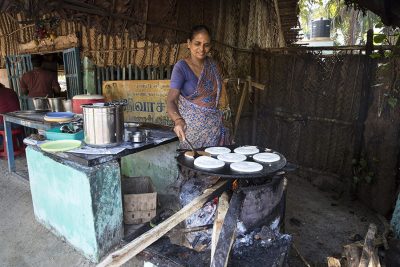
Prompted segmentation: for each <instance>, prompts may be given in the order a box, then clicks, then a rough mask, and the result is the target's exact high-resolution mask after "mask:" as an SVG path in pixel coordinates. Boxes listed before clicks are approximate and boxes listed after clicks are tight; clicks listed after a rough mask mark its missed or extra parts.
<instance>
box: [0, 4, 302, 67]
mask: <svg viewBox="0 0 400 267" xmlns="http://www.w3.org/2000/svg"><path fill="white" fill-rule="evenodd" d="M0 11H1V13H0V56H4V55H8V54H21V53H31V52H32V53H33V52H35V51H36V52H45V51H44V50H43V49H48V48H49V47H50V48H51V49H53V50H57V49H59V50H62V49H63V48H64V47H65V46H69V47H71V46H80V47H81V52H82V53H83V54H84V55H86V56H88V57H89V58H91V59H92V60H93V61H94V62H95V63H96V64H97V65H120V66H122V65H123V66H125V65H128V64H135V65H163V64H164V65H168V64H173V63H175V62H176V60H177V59H180V58H182V57H183V56H184V55H185V54H186V53H187V51H186V46H185V45H182V44H184V43H185V42H186V39H187V37H188V33H189V31H190V28H191V27H192V26H193V25H195V24H206V25H207V26H209V27H210V28H211V31H212V32H213V39H214V40H215V43H216V45H215V48H216V52H218V53H219V57H220V58H221V59H222V61H225V62H228V63H230V65H231V66H235V61H238V60H240V59H238V56H237V51H242V52H243V51H245V50H251V49H252V48H253V47H258V48H269V47H282V46H287V45H290V44H291V43H294V42H295V41H296V40H297V38H296V37H297V31H296V30H294V29H292V28H294V27H297V26H298V18H297V16H298V8H297V0H198V1H187V0H144V1H143V0H136V1H128V0H109V1H105V0H85V1H79V0H64V1H61V0H15V1H11V0H5V1H3V2H1V4H0ZM51 18H58V19H59V21H60V24H59V26H57V28H55V29H54V32H55V36H63V37H64V39H57V40H55V41H53V43H51V42H50V44H47V43H46V42H48V40H41V41H40V42H39V45H38V46H37V43H38V42H37V41H36V44H34V43H33V41H32V40H34V39H35V38H36V37H35V34H36V31H37V26H36V25H37V24H38V22H41V21H43V19H48V20H49V19H51ZM35 24H36V25H35ZM235 51H236V52H235ZM1 65H4V64H2V62H0V66H1Z"/></svg>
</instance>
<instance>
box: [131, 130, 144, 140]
mask: <svg viewBox="0 0 400 267" xmlns="http://www.w3.org/2000/svg"><path fill="white" fill-rule="evenodd" d="M143 141H144V135H143V133H142V132H140V131H138V132H134V133H133V134H132V142H134V143H141V142H143Z"/></svg>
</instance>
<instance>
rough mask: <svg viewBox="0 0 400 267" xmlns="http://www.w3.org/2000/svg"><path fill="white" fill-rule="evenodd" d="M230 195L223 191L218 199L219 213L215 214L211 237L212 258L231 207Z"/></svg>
mask: <svg viewBox="0 0 400 267" xmlns="http://www.w3.org/2000/svg"><path fill="white" fill-rule="evenodd" d="M228 201H229V197H228V194H227V193H226V192H224V193H222V195H221V197H220V198H219V200H218V209H217V215H216V216H215V221H214V227H213V232H212V238H211V259H212V258H213V257H214V252H215V248H216V247H217V243H218V239H219V235H220V233H221V228H222V225H223V223H224V220H225V216H226V213H227V212H228V208H229V202H228Z"/></svg>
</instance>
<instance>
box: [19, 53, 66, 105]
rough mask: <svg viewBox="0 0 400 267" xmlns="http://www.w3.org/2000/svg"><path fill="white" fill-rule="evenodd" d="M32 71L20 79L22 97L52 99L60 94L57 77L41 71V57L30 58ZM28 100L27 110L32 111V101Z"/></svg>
mask: <svg viewBox="0 0 400 267" xmlns="http://www.w3.org/2000/svg"><path fill="white" fill-rule="evenodd" d="M31 61H32V66H33V70H31V71H28V72H26V73H24V74H23V75H22V77H21V79H20V88H21V93H22V95H27V96H28V97H29V98H33V97H54V96H58V95H59V94H60V92H61V88H60V84H59V83H58V81H57V75H54V73H52V72H51V71H48V70H44V69H42V61H43V59H42V56H40V55H33V56H32V59H31ZM29 98H28V106H29V109H34V107H33V101H32V100H31V99H29Z"/></svg>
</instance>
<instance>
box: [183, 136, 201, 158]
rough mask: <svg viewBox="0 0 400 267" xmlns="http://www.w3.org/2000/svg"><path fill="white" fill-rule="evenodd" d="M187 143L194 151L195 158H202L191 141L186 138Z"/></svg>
mask: <svg viewBox="0 0 400 267" xmlns="http://www.w3.org/2000/svg"><path fill="white" fill-rule="evenodd" d="M185 141H186V143H187V144H188V145H189V146H190V148H191V149H192V151H193V158H198V157H200V154H199V153H198V152H197V150H196V149H194V147H193V145H192V143H190V141H189V140H188V139H187V138H185Z"/></svg>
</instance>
